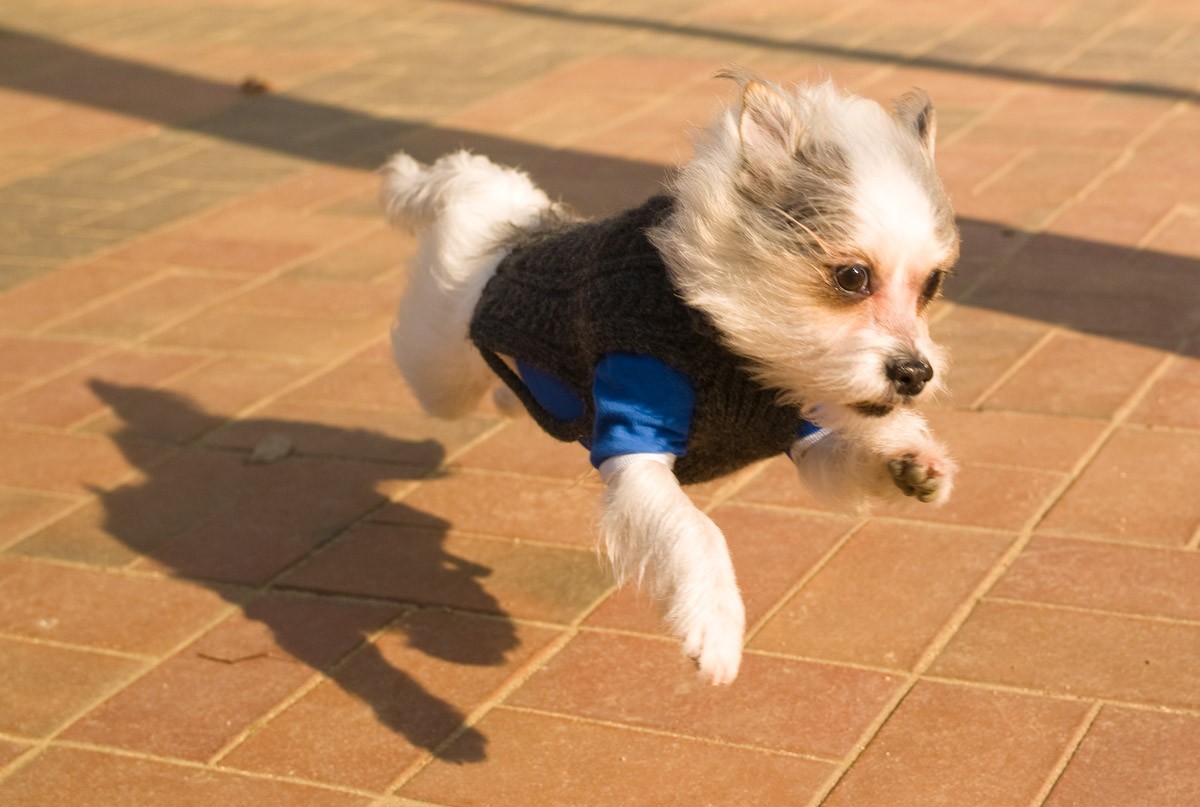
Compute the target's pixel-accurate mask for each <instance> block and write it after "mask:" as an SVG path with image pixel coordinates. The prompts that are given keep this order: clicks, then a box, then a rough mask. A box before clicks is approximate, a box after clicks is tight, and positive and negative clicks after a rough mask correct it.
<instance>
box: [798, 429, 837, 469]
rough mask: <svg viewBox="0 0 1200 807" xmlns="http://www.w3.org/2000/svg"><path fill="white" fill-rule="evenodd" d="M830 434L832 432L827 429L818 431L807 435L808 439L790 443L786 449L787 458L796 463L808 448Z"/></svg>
mask: <svg viewBox="0 0 1200 807" xmlns="http://www.w3.org/2000/svg"><path fill="white" fill-rule="evenodd" d="M832 433H833V432H831V431H830V430H829V429H818V430H817V431H815V432H813V433H812V434H810V435H808V437H804V438H801V439H800V440H797V441H796V442H794V443H792V447H791V448H789V449H788V457H790V458H791V460H792V462H796V461H798V460H799V459H800V458H801V457H803V456H804V454H805V453H806V452H807V451H808V450H809V449H810V448H812V447H813V446H815V445H816V444H817V443H819V442H821V441H822V440H824V439H825V438H826V437H828V436H829V435H831V434H832Z"/></svg>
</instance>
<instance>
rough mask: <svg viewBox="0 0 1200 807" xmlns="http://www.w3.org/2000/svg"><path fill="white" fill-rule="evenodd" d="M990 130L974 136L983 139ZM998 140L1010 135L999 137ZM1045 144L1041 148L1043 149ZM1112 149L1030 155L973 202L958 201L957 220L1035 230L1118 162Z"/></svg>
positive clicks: (1047, 149) (1054, 148)
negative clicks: (991, 222)
mask: <svg viewBox="0 0 1200 807" xmlns="http://www.w3.org/2000/svg"><path fill="white" fill-rule="evenodd" d="M992 128H993V125H992V124H986V125H985V126H984V127H983V129H982V130H980V131H979V132H977V133H976V137H977V138H978V137H980V136H983V133H986V132H987V131H988V130H989V129H992ZM997 137H998V138H1007V137H1008V135H1006V134H1004V133H1002V132H998V133H997ZM1043 145H1044V144H1039V146H1043ZM1117 154H1118V151H1117V150H1116V149H1113V148H1079V149H1076V148H1069V147H1065V146H1058V145H1050V146H1044V147H1038V148H1035V149H1030V150H1029V151H1028V152H1027V153H1026V154H1025V155H1024V156H1022V157H1021V158H1020V159H1019V160H1018V161H1017V162H1015V163H1014V164H1013V165H1012V167H1011V168H1009V169H1008V170H1006V171H1005V172H1004V174H1002V175H1000V176H999V177H997V178H996V179H994V180H992V181H991V182H989V184H988V185H987V186H985V187H984V188H982V189H977V190H976V192H975V193H974V194H972V195H970V196H962V197H959V198H957V199H955V208H956V209H957V211H958V213H959V215H962V216H971V217H974V218H982V219H987V220H989V221H1003V222H1006V223H1009V224H1013V225H1016V226H1018V227H1037V226H1038V225H1040V224H1042V223H1043V222H1045V221H1046V220H1047V218H1048V217H1049V216H1050V214H1052V213H1053V212H1054V211H1055V210H1056V209H1057V208H1058V207H1059V206H1060V205H1062V204H1063V203H1064V202H1066V201H1068V200H1069V199H1071V197H1072V196H1074V195H1075V194H1076V193H1078V192H1079V191H1080V190H1081V189H1082V188H1083V187H1084V186H1085V185H1087V183H1088V182H1090V181H1091V180H1092V179H1093V178H1094V177H1095V176H1096V174H1097V172H1099V171H1101V170H1102V169H1104V168H1105V167H1106V166H1108V165H1109V164H1110V163H1111V162H1112V161H1113V159H1114V158H1115V157H1116V156H1117Z"/></svg>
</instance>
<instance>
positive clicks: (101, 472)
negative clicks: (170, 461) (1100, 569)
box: [0, 428, 165, 493]
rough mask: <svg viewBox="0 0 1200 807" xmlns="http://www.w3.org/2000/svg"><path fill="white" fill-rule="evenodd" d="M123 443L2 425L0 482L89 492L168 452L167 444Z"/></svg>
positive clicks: (71, 491)
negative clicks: (8, 427)
mask: <svg viewBox="0 0 1200 807" xmlns="http://www.w3.org/2000/svg"><path fill="white" fill-rule="evenodd" d="M122 449H123V450H122ZM122 449H118V448H117V447H116V446H114V445H113V444H112V443H110V442H109V441H108V440H102V439H98V438H92V437H82V436H75V435H66V434H48V433H46V432H26V431H17V430H15V429H3V428H0V485H7V486H9V487H16V488H24V489H27V490H35V491H47V492H53V493H79V492H88V491H89V490H90V489H91V488H92V487H96V486H99V487H105V486H108V485H111V484H112V483H114V482H116V481H117V480H118V479H120V478H121V477H123V476H125V475H126V474H128V473H129V472H130V471H131V470H133V467H132V466H131V462H132V463H133V464H135V465H136V464H138V463H141V462H145V461H149V460H150V459H152V458H154V457H156V456H161V455H162V454H163V453H165V449H163V448H161V447H157V446H153V445H150V444H146V443H136V442H135V443H132V444H130V445H128V446H123V447H122ZM127 455H132V456H127Z"/></svg>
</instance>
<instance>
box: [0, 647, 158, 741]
mask: <svg viewBox="0 0 1200 807" xmlns="http://www.w3.org/2000/svg"><path fill="white" fill-rule="evenodd" d="M144 666H145V662H142V661H138V660H136V659H129V658H118V657H116V656H107V655H101V654H99V653H92V652H89V651H86V650H82V649H80V650H76V649H71V648H65V647H50V646H47V645H40V644H32V643H29V642H22V641H17V640H15V639H5V638H0V731H3V732H5V733H8V734H16V735H21V736H25V737H45V736H47V735H49V734H52V733H53V732H55V731H57V730H58V729H59V728H60V727H61V726H62V725H63V724H64V723H66V722H67V721H69V720H70V719H71V718H72V717H74V716H75V715H76V714H77V713H78V712H79V711H80V710H82V709H85V708H87V707H88V706H90V705H91V704H93V703H95V702H96V701H97V700H99V699H100V698H102V697H104V696H105V695H107V694H108V693H110V692H112V691H113V690H115V689H117V688H118V687H120V686H121V685H122V684H123V683H125V682H126V681H128V680H129V679H131V678H132V677H133V676H135V675H136V674H137V673H138V672H140V671H141V669H142V668H143V667H144Z"/></svg>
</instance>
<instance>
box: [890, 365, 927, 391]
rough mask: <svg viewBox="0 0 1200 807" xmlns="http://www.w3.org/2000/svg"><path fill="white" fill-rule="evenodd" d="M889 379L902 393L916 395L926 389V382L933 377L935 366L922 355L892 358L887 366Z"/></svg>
mask: <svg viewBox="0 0 1200 807" xmlns="http://www.w3.org/2000/svg"><path fill="white" fill-rule="evenodd" d="M885 371H886V372H887V377H888V381H891V382H892V384H893V385H894V386H895V387H896V392H898V393H900V394H901V395H909V396H911V395H916V394H918V393H919V392H920V391H921V390H923V389H925V383H926V382H927V381H929V380H930V379H931V378H933V368H932V367H930V366H929V362H927V361H925V359H923V358H921V357H920V356H904V357H901V358H897V359H891V360H889V361H888V363H887V367H886V368H885Z"/></svg>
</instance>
